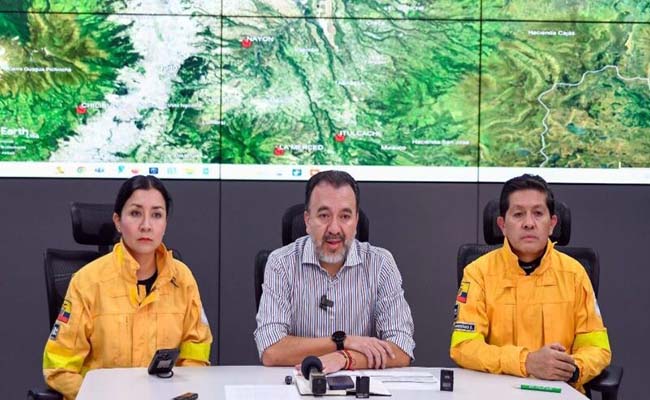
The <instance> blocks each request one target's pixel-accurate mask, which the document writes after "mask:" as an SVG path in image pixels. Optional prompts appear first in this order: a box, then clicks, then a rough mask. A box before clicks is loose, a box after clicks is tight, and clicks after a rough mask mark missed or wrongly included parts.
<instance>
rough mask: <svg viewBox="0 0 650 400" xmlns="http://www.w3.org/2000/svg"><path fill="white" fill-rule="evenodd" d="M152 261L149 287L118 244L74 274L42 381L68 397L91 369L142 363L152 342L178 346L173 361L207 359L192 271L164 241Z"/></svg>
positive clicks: (206, 334) (207, 340)
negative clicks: (153, 270)
mask: <svg viewBox="0 0 650 400" xmlns="http://www.w3.org/2000/svg"><path fill="white" fill-rule="evenodd" d="M156 260H157V263H158V272H157V274H156V275H155V277H157V278H156V279H155V283H154V281H153V280H152V281H151V282H150V284H149V287H148V288H147V287H146V286H147V285H146V283H142V282H138V280H137V278H136V271H137V269H138V268H139V266H138V263H137V261H136V260H135V259H134V258H133V257H132V256H131V254H129V252H128V251H127V250H126V248H125V247H124V244H123V243H118V244H117V245H115V248H114V249H113V252H112V253H110V254H107V255H105V256H103V257H101V258H99V259H97V260H95V261H93V262H92V263H90V264H88V265H87V266H85V267H84V268H83V269H82V270H80V271H79V272H78V273H77V274H75V276H74V277H73V278H72V281H71V282H70V286H69V288H68V292H67V295H66V299H65V301H64V302H63V306H62V308H61V312H60V314H59V316H58V318H57V321H56V323H55V324H54V327H53V328H52V332H51V333H50V337H49V339H48V341H47V344H46V346H45V352H44V355H43V373H44V375H45V380H46V382H47V384H48V385H49V386H50V387H51V388H53V389H55V390H57V391H59V392H61V393H62V394H63V395H64V397H65V399H66V400H68V399H74V398H75V397H76V396H77V393H78V392H79V388H80V386H81V382H82V380H83V376H84V375H85V374H86V372H88V371H89V370H91V369H96V368H116V367H147V366H148V365H149V362H150V361H151V359H152V357H153V355H154V353H155V352H156V350H157V349H165V348H180V355H179V359H180V361H179V362H178V363H177V365H183V366H203V365H208V364H209V356H210V345H211V343H212V334H211V333H210V327H209V324H208V321H207V318H206V317H205V313H204V312H203V307H202V305H201V299H200V297H199V290H198V286H197V284H196V281H195V280H194V277H193V276H192V273H191V272H190V270H189V268H188V267H187V266H186V265H185V264H183V263H181V262H180V261H178V260H175V259H174V258H173V257H172V255H171V252H168V251H167V250H166V249H165V247H164V245H162V244H161V245H160V246H159V247H158V249H157V250H156Z"/></svg>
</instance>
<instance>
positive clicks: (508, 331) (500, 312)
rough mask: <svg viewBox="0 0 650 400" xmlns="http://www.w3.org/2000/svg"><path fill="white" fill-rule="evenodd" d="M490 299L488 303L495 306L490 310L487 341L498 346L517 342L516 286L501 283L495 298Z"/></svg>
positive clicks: (495, 291)
mask: <svg viewBox="0 0 650 400" xmlns="http://www.w3.org/2000/svg"><path fill="white" fill-rule="evenodd" d="M488 297H489V295H488ZM489 300H490V299H488V301H487V304H493V306H492V307H491V309H489V310H488V320H489V331H488V337H487V342H488V343H489V344H493V345H497V346H503V345H506V344H513V343H516V337H515V332H516V326H515V312H516V304H515V288H514V287H513V286H511V285H509V284H508V283H506V282H503V283H502V286H501V285H499V286H498V287H497V288H495V289H494V300H493V301H489Z"/></svg>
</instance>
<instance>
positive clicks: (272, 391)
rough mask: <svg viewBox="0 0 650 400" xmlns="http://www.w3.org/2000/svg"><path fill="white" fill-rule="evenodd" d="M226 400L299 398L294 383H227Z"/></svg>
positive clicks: (290, 399) (284, 399)
mask: <svg viewBox="0 0 650 400" xmlns="http://www.w3.org/2000/svg"><path fill="white" fill-rule="evenodd" d="M224 390H225V391H226V400H292V399H294V400H299V399H300V394H299V393H298V391H297V390H296V387H295V386H294V385H226V386H224Z"/></svg>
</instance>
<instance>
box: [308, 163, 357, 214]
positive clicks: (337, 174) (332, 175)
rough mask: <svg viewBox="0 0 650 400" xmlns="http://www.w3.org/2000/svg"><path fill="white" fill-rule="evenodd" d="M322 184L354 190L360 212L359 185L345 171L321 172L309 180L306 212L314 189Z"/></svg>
mask: <svg viewBox="0 0 650 400" xmlns="http://www.w3.org/2000/svg"><path fill="white" fill-rule="evenodd" d="M321 182H326V183H329V184H330V185H332V186H334V187H335V188H337V189H338V188H340V187H341V186H345V185H348V186H350V187H351V188H352V191H353V192H354V198H355V200H356V202H357V211H359V198H360V196H359V185H357V181H355V180H354V178H353V177H352V176H351V175H350V174H348V173H347V172H344V171H336V170H330V171H321V172H319V173H317V174H316V175H314V176H312V177H311V178H309V181H308V182H307V190H306V191H305V210H309V200H310V199H311V192H313V191H314V188H315V187H316V186H317V185H318V184H320V183H321Z"/></svg>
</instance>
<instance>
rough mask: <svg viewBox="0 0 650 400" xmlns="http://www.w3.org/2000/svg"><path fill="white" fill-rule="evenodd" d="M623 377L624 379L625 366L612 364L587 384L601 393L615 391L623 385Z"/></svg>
mask: <svg viewBox="0 0 650 400" xmlns="http://www.w3.org/2000/svg"><path fill="white" fill-rule="evenodd" d="M621 379H623V367H618V366H616V365H610V366H609V367H607V368H605V369H604V370H603V372H601V373H600V375H598V376H597V377H595V378H594V379H592V380H590V381H589V382H587V384H586V385H585V386H586V387H588V388H589V389H591V390H594V391H597V392H600V393H615V392H617V391H618V387H619V386H620V385H621Z"/></svg>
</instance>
